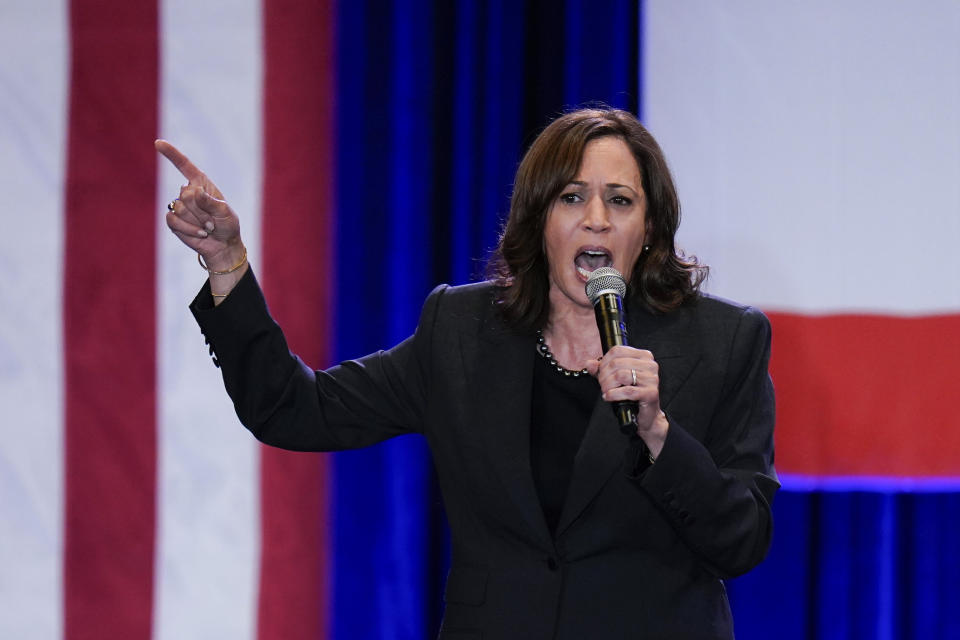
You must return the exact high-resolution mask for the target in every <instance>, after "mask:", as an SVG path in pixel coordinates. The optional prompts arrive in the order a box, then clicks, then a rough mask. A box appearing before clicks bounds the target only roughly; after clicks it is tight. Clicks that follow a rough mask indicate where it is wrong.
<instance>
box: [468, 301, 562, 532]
mask: <svg viewBox="0 0 960 640" xmlns="http://www.w3.org/2000/svg"><path fill="white" fill-rule="evenodd" d="M534 344H535V343H534V339H533V336H532V335H531V336H526V335H522V334H519V333H516V332H514V331H511V330H510V329H508V328H507V327H506V326H505V325H504V324H503V323H502V322H501V321H500V320H499V318H498V317H496V315H495V314H491V317H488V318H487V321H486V323H485V327H484V329H483V330H482V331H481V334H480V339H479V340H478V341H477V343H476V344H474V345H467V344H463V345H461V348H462V349H463V355H464V361H465V362H470V361H471V359H470V358H469V357H468V354H471V353H472V360H473V362H475V363H476V368H475V369H474V370H473V371H472V372H471V373H470V376H469V377H470V378H471V379H472V380H473V385H474V386H473V388H474V389H477V390H478V395H477V397H475V398H474V399H473V402H474V403H476V407H477V416H478V421H477V423H476V428H477V429H478V431H479V432H480V436H479V437H480V438H481V439H482V440H483V441H484V443H485V446H484V450H485V451H488V452H491V454H490V464H491V467H492V473H493V475H494V476H495V477H496V478H498V479H499V480H500V481H501V483H502V484H503V485H504V487H505V488H506V490H507V493H508V494H509V496H510V498H511V499H512V500H513V502H514V505H515V507H516V508H517V509H518V510H519V511H520V513H522V514H523V517H524V519H525V520H526V521H527V523H528V524H529V525H530V528H531V531H532V533H533V535H534V537H535V538H536V539H537V540H538V541H539V542H540V543H541V544H544V545H546V546H547V547H548V548H549V546H550V545H551V544H552V542H551V537H550V532H549V529H548V527H547V523H546V519H545V518H544V515H543V508H542V507H541V505H540V499H539V498H538V496H537V491H536V487H535V486H534V484H533V473H532V471H531V469H530V397H531V394H532V387H533V363H534V360H533V353H534ZM468 366H469V365H468Z"/></svg>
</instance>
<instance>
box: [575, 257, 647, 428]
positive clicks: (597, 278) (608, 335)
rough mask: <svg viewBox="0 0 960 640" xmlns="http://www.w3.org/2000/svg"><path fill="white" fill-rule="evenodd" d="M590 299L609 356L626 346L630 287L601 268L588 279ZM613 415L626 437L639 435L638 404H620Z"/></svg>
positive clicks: (612, 271)
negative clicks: (626, 297) (626, 302)
mask: <svg viewBox="0 0 960 640" xmlns="http://www.w3.org/2000/svg"><path fill="white" fill-rule="evenodd" d="M586 290H587V298H589V299H590V302H592V303H593V312H594V314H595V315H596V317H597V328H598V329H600V344H601V345H602V347H603V352H604V353H606V352H607V351H609V350H610V348H611V347H615V346H617V345H626V344H629V343H628V342H627V316H626V314H625V313H624V312H623V296H624V295H626V293H627V283H626V281H625V280H624V279H623V276H622V275H620V272H619V271H617V270H616V269H614V268H613V267H600V268H599V269H597V270H595V271H594V272H593V273H591V274H590V277H589V278H588V279H587V286H586ZM611 406H612V407H613V413H614V415H616V416H617V421H618V422H619V423H620V431H622V432H623V433H625V434H628V435H629V434H633V433H636V430H637V424H636V422H637V410H638V409H639V407H638V405H637V403H636V402H634V401H632V400H620V401H618V402H614V403H613V404H612V405H611Z"/></svg>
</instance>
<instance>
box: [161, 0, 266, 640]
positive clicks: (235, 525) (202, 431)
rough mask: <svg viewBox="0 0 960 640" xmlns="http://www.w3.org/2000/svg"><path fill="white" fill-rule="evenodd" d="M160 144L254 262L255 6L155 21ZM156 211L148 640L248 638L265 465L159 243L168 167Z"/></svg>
mask: <svg viewBox="0 0 960 640" xmlns="http://www.w3.org/2000/svg"><path fill="white" fill-rule="evenodd" d="M161 51H162V54H161V55H162V58H161V59H162V65H161V69H162V79H161V123H162V124H161V134H162V137H164V138H167V139H169V140H170V141H171V142H173V143H174V144H176V145H177V146H178V147H179V148H180V149H181V150H183V151H184V152H185V153H186V154H187V155H188V156H189V157H190V158H191V159H192V160H193V161H194V163H195V164H196V165H197V166H199V167H200V168H201V169H202V170H204V171H205V172H206V173H207V175H209V176H210V177H211V179H213V180H214V181H215V182H216V183H217V185H218V186H219V187H220V189H221V190H222V191H223V192H224V194H225V195H226V197H227V199H228V200H229V202H230V203H231V204H232V206H233V207H234V209H235V210H236V211H237V212H238V214H239V215H240V216H241V218H242V222H243V238H244V241H245V243H246V245H247V248H248V251H249V257H250V262H251V264H253V265H257V264H258V261H257V258H258V256H259V254H260V251H259V245H260V243H259V226H260V225H259V222H260V221H259V210H260V206H259V197H260V196H259V192H260V183H261V147H262V145H261V123H260V120H261V57H262V56H261V27H260V14H259V3H258V2H257V1H256V0H244V1H243V2H231V3H223V2H214V1H213V0H204V1H201V2H198V1H195V0H167V1H165V2H163V3H162V11H161ZM160 176H161V177H160V189H159V201H158V203H157V212H158V213H157V218H158V231H157V232H158V233H159V234H160V238H159V247H160V252H159V253H160V259H159V282H158V291H159V296H160V298H159V302H160V323H159V328H158V338H159V341H158V345H159V347H158V348H159V354H158V355H159V363H160V372H159V379H160V395H159V398H158V400H159V403H158V406H159V425H160V433H159V469H160V472H159V495H158V505H159V509H158V513H159V536H158V547H157V565H156V567H157V573H156V587H157V588H156V603H155V613H154V637H155V638H157V639H158V640H189V639H191V638H196V639H198V640H199V639H205V638H212V637H217V638H239V639H241V640H242V639H244V638H250V639H252V638H254V637H255V635H256V602H257V593H258V575H259V571H258V569H259V549H260V546H259V540H260V536H259V534H260V528H259V458H258V449H257V445H256V443H255V441H254V440H253V438H252V437H251V436H250V435H249V433H248V432H247V431H246V430H245V429H244V428H243V427H242V426H241V425H240V424H239V422H238V420H237V418H236V415H235V414H234V412H233V407H232V405H231V404H230V401H229V399H228V397H227V395H226V393H225V392H224V390H223V382H222V380H221V377H220V372H219V370H218V369H215V368H214V367H213V365H212V363H211V359H210V357H209V356H208V354H207V347H206V346H205V345H204V340H203V337H202V336H201V335H200V331H199V329H198V328H197V325H196V323H195V322H194V320H193V318H192V316H191V315H190V313H189V311H188V309H187V305H188V303H189V302H190V300H192V298H193V296H194V295H195V294H196V291H197V290H198V289H199V287H200V285H201V284H203V281H204V274H203V272H202V271H201V270H200V267H199V266H198V265H197V261H196V259H195V254H193V253H192V252H191V251H190V250H189V249H187V248H186V247H184V246H183V245H182V244H181V243H180V242H179V241H178V240H176V239H175V238H174V237H173V236H172V235H171V234H170V232H169V231H168V230H167V228H166V225H165V224H164V222H163V215H162V214H163V211H165V208H166V207H165V205H166V203H167V202H168V201H169V200H171V199H173V198H174V197H176V195H177V193H178V191H179V185H181V184H184V183H185V180H184V179H183V178H181V177H180V175H179V174H178V173H177V172H176V171H175V170H173V169H172V168H170V167H169V166H167V163H166V161H164V164H163V168H162V170H161V174H160Z"/></svg>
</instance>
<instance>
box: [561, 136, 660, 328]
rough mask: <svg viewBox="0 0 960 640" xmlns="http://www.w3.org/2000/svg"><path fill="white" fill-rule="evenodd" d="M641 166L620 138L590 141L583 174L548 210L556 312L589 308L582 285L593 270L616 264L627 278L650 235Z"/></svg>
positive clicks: (581, 166)
mask: <svg viewBox="0 0 960 640" xmlns="http://www.w3.org/2000/svg"><path fill="white" fill-rule="evenodd" d="M646 212H647V199H646V195H645V194H644V192H643V185H641V184H640V168H639V167H638V166H637V162H636V160H634V158H633V154H632V153H630V148H629V147H627V144H626V143H625V142H624V141H623V140H621V139H620V138H617V137H614V136H607V137H603V138H597V139H595V140H591V141H590V142H589V143H587V146H586V148H585V149H584V150H583V162H581V165H580V172H579V173H578V174H577V176H576V177H575V178H574V179H573V182H571V183H570V184H568V185H566V187H564V189H563V190H562V191H561V192H560V196H559V197H558V198H557V199H556V201H555V202H554V203H553V204H552V205H551V207H550V210H549V211H548V212H547V222H546V227H545V229H544V242H545V244H546V250H547V262H548V271H549V278H550V304H551V310H552V311H553V312H558V311H562V309H563V307H564V306H566V305H570V304H573V305H576V306H587V307H591V306H592V305H591V304H590V301H589V299H588V298H587V294H586V292H585V291H584V285H585V284H586V282H587V278H589V277H590V274H591V273H592V272H593V270H594V269H597V268H599V267H613V268H614V269H616V270H617V271H619V272H620V273H622V274H623V275H624V277H625V278H627V279H628V280H629V278H630V273H631V272H632V271H633V266H634V264H635V263H636V261H637V258H638V257H639V256H640V251H641V248H642V247H643V239H644V235H645V233H646Z"/></svg>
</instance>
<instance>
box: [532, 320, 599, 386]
mask: <svg viewBox="0 0 960 640" xmlns="http://www.w3.org/2000/svg"><path fill="white" fill-rule="evenodd" d="M536 349H537V353H539V354H540V355H541V356H542V357H543V359H544V360H546V361H547V362H549V363H550V366H551V367H553V368H554V369H556V370H557V373H562V374H563V375H564V376H566V377H567V378H579V377H580V376H585V375H587V370H586V368H583V369H580V370H579V371H576V370H574V369H566V368H564V367H563V366H561V365H560V363H559V362H557V359H556V358H555V357H554V356H553V353H551V352H550V347H548V346H547V341H546V340H545V339H544V337H543V330H542V329H537V344H536Z"/></svg>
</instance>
